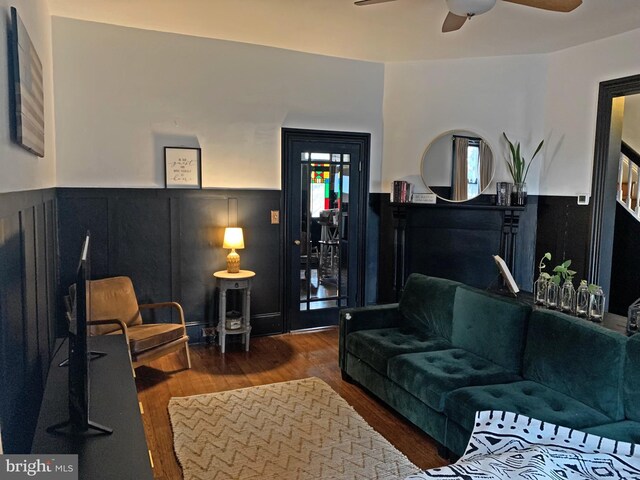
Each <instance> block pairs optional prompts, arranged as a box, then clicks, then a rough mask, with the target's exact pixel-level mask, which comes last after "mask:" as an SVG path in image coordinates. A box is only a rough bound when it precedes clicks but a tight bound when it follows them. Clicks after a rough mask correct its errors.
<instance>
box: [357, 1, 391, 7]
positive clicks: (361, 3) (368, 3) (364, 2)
mask: <svg viewBox="0 0 640 480" xmlns="http://www.w3.org/2000/svg"><path fill="white" fill-rule="evenodd" d="M385 2H395V0H359V1H357V2H354V3H355V4H356V5H358V6H359V7H363V6H365V5H374V4H376V3H385Z"/></svg>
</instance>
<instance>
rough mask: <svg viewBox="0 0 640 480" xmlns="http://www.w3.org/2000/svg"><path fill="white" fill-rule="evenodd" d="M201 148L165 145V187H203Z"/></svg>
mask: <svg viewBox="0 0 640 480" xmlns="http://www.w3.org/2000/svg"><path fill="white" fill-rule="evenodd" d="M200 154H201V150H200V149H199V148H190V147H164V178H165V188H202V175H201V166H200Z"/></svg>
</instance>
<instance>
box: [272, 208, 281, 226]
mask: <svg viewBox="0 0 640 480" xmlns="http://www.w3.org/2000/svg"><path fill="white" fill-rule="evenodd" d="M279 223H280V210H271V225H277V224H279Z"/></svg>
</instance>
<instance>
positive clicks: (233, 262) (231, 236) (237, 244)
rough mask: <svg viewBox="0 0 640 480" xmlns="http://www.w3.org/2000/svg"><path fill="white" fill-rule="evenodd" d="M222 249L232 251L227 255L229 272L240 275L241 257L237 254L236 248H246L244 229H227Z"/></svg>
mask: <svg viewBox="0 0 640 480" xmlns="http://www.w3.org/2000/svg"><path fill="white" fill-rule="evenodd" d="M222 248H230V249H231V252H229V255H227V272H229V273H238V272H239V271H240V255H238V253H237V252H236V248H237V249H241V248H244V236H243V235H242V229H241V228H238V227H227V228H225V230H224V241H223V243H222Z"/></svg>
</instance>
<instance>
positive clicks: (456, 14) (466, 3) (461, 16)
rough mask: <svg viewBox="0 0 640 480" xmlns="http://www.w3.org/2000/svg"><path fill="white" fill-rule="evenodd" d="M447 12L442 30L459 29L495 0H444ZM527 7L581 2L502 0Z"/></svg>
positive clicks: (566, 8)
mask: <svg viewBox="0 0 640 480" xmlns="http://www.w3.org/2000/svg"><path fill="white" fill-rule="evenodd" d="M393 1H395V0H359V1H357V2H355V4H356V5H358V6H364V5H373V4H374V3H384V2H393ZM445 1H446V2H447V7H448V8H449V14H448V15H447V18H445V19H444V23H443V24H442V31H443V32H453V31H454V30H459V29H460V28H461V27H462V25H464V22H466V21H467V19H469V18H471V17H473V16H475V15H480V14H482V13H485V12H488V11H489V10H491V9H492V8H493V7H494V6H495V4H496V1H497V0H445ZM503 1H505V2H511V3H517V4H519V5H524V6H527V7H534V8H541V9H543V10H551V11H552V12H571V11H572V10H575V9H576V8H578V7H579V6H580V5H581V4H582V0H503Z"/></svg>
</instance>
